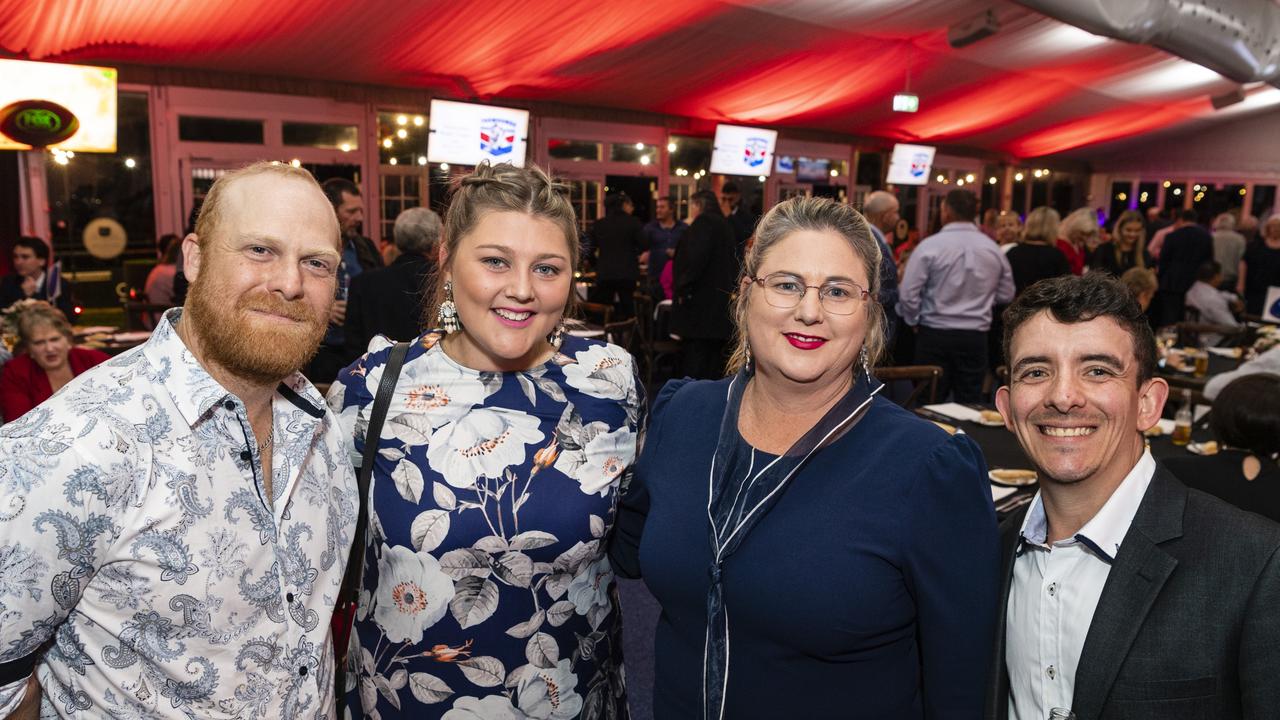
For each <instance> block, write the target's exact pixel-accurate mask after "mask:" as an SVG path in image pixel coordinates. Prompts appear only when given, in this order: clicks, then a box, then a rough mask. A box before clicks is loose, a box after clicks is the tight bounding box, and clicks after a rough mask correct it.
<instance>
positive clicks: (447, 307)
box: [436, 280, 462, 333]
mask: <svg viewBox="0 0 1280 720" xmlns="http://www.w3.org/2000/svg"><path fill="white" fill-rule="evenodd" d="M436 323H437V324H438V325H439V326H440V328H441V329H442V330H444V331H445V332H446V333H455V332H457V331H459V330H461V329H462V323H461V322H459V321H458V306H457V304H456V303H454V302H453V283H452V282H450V281H447V280H446V281H445V283H444V302H442V303H440V308H439V309H438V310H436Z"/></svg>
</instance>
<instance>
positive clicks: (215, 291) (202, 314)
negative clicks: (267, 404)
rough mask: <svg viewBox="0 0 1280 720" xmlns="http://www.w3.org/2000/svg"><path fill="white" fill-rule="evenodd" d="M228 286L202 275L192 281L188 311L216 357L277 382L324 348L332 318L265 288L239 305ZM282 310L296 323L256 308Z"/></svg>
mask: <svg viewBox="0 0 1280 720" xmlns="http://www.w3.org/2000/svg"><path fill="white" fill-rule="evenodd" d="M230 295H231V293H230V291H229V289H228V287H227V286H226V285H224V284H222V283H219V282H216V281H214V280H212V279H211V276H210V275H204V274H202V275H201V276H200V277H198V278H197V279H196V280H195V281H193V282H192V283H191V287H190V290H189V291H188V295H187V302H186V312H187V314H188V315H189V316H190V318H191V321H192V324H193V325H195V326H196V327H197V328H199V330H198V332H199V333H200V340H201V343H200V345H201V348H202V349H203V350H204V352H205V353H206V354H207V355H208V357H209V359H210V360H212V361H213V362H215V363H217V364H219V365H221V366H222V367H224V368H226V369H227V371H228V372H231V373H232V374H234V375H237V376H239V377H242V378H244V379H246V380H249V381H252V382H255V383H261V384H269V383H277V382H280V381H281V380H283V379H284V378H286V377H288V376H289V375H290V374H292V373H294V372H297V371H298V370H300V369H301V368H302V367H303V366H304V365H306V364H307V362H309V361H310V360H311V358H312V356H314V355H315V354H316V350H317V349H319V347H320V341H321V340H323V339H324V333H325V329H326V327H327V318H321V317H317V316H316V315H315V314H314V313H313V312H312V310H311V308H310V307H308V306H307V304H306V303H305V302H303V301H301V300H295V301H292V302H291V301H288V300H284V299H281V298H279V297H276V296H275V295H273V294H272V293H270V292H267V291H265V290H259V291H254V292H251V293H249V294H247V295H242V296H240V297H239V298H238V299H237V300H236V301H235V303H234V304H233V305H229V304H228V302H227V298H228V297H229V296H230ZM255 310H256V311H261V312H266V313H271V314H274V315H281V316H284V317H287V318H289V319H291V320H294V321H295V322H296V324H290V323H283V322H269V321H266V320H263V319H261V318H257V317H254V316H253V315H251V312H252V311H255Z"/></svg>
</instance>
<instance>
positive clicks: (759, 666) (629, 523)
mask: <svg viewBox="0 0 1280 720" xmlns="http://www.w3.org/2000/svg"><path fill="white" fill-rule="evenodd" d="M879 264H880V253H879V249H878V247H877V245H876V243H875V241H874V240H873V239H872V237H871V233H870V231H869V230H868V226H867V223H866V220H864V219H863V217H862V216H861V215H859V214H858V213H857V212H856V211H854V210H853V209H851V208H850V207H849V206H847V205H841V204H837V203H835V202H832V201H830V200H827V199H821V198H795V199H792V200H788V201H786V202H784V203H781V204H780V205H778V206H776V207H775V208H773V210H771V211H770V212H769V214H768V215H766V216H765V218H764V219H763V220H762V221H761V224H760V226H759V228H758V229H757V232H756V241H755V244H754V245H753V247H752V248H751V250H750V251H749V252H748V254H747V256H746V258H745V275H744V277H743V278H742V280H741V284H740V285H739V288H738V295H737V299H736V302H735V305H734V307H733V317H734V320H735V322H736V329H737V338H736V343H737V344H736V348H735V352H734V355H733V359H732V361H731V363H730V368H729V369H730V371H731V372H732V373H733V374H732V376H731V377H729V378H726V379H724V380H719V381H677V382H671V383H668V384H667V386H666V387H665V388H664V389H663V390H662V392H661V393H660V394H659V396H658V398H657V400H656V402H655V403H654V407H653V411H652V414H651V421H650V425H649V428H648V435H647V439H646V440H645V441H644V447H643V450H642V452H641V458H640V460H639V462H638V465H637V469H636V475H635V478H634V480H633V482H632V485H631V487H630V488H629V489H628V490H627V491H626V493H625V495H624V497H623V499H622V504H621V506H620V510H619V521H618V525H617V528H616V530H617V531H616V534H615V537H614V541H613V545H612V548H611V551H610V554H611V557H612V558H613V561H614V564H615V567H616V568H617V569H618V570H619V571H620V572H622V573H623V574H626V575H629V576H643V577H644V579H645V582H646V584H647V585H648V586H649V589H650V590H651V591H652V593H653V594H654V596H656V597H657V599H658V601H659V602H660V603H661V605H662V615H661V618H660V619H659V621H658V630H657V640H656V652H655V654H656V656H657V668H656V677H655V698H654V710H655V717H657V718H659V719H660V720H661V719H662V718H711V719H719V718H745V717H796V718H827V717H840V718H895V719H900V718H948V719H951V718H978V717H980V716H981V713H982V705H983V688H984V677H985V674H986V672H987V662H988V658H989V651H990V648H991V641H992V637H993V636H992V632H993V629H994V627H995V621H996V601H997V593H998V589H999V588H998V571H997V564H998V555H997V539H996V523H995V515H994V512H993V510H992V506H991V495H990V489H989V484H988V481H987V478H986V467H985V463H984V462H983V459H982V455H981V453H980V451H979V450H978V448H977V446H976V445H974V443H973V442H972V441H970V440H969V439H968V438H967V437H965V436H964V435H958V436H951V435H948V434H947V433H946V432H944V431H943V430H941V429H939V428H938V427H937V426H936V425H934V424H932V423H930V422H927V421H925V420H923V419H921V418H918V417H916V416H914V415H912V414H910V413H908V412H906V411H904V410H902V409H901V408H899V407H898V406H896V405H894V404H893V403H892V402H890V401H889V400H887V399H885V398H883V397H880V396H879V391H880V388H881V385H880V383H879V382H878V381H876V380H875V379H874V378H873V377H872V376H871V373H870V371H869V368H870V367H871V366H872V364H873V363H874V362H875V360H876V358H877V356H878V355H879V354H880V351H881V348H882V346H883V342H884V330H883V315H882V312H881V309H880V307H879V306H878V305H877V304H876V303H875V297H876V292H877V290H878V287H877V286H878V273H876V272H874V271H873V272H868V269H871V270H874V269H875V268H878V267H879Z"/></svg>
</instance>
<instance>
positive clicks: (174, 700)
mask: <svg viewBox="0 0 1280 720" xmlns="http://www.w3.org/2000/svg"><path fill="white" fill-rule="evenodd" d="M180 318H182V311H181V310H180V309H175V310H170V311H169V312H168V313H166V314H165V316H164V319H163V320H162V321H161V322H160V325H159V327H157V328H156V331H155V333H153V334H152V336H151V339H150V340H148V341H147V343H146V344H144V345H142V346H141V347H139V348H137V349H135V350H132V351H130V352H127V353H125V354H123V355H120V356H118V357H116V358H113V359H111V360H110V361H108V362H106V363H104V364H102V365H99V366H98V367H96V368H94V369H92V370H89V371H88V372H86V373H84V374H82V375H80V376H79V377H77V378H76V379H75V380H72V381H71V382H70V383H68V384H67V385H66V386H65V387H64V388H62V389H61V390H60V391H59V392H57V393H56V394H54V396H53V397H52V398H50V399H49V400H47V401H46V402H44V403H42V404H40V405H39V406H37V407H36V408H35V409H33V410H32V411H31V412H28V413H27V414H26V415H23V416H22V417H21V418H20V419H18V420H17V421H16V422H12V423H9V424H7V425H5V426H4V428H2V429H0V664H9V668H10V671H9V672H8V673H7V674H6V676H5V678H6V680H7V682H5V684H4V685H3V687H0V717H2V716H5V715H7V714H8V713H9V712H10V711H11V710H12V709H13V707H14V706H15V705H16V704H17V703H18V701H19V700H20V699H21V698H22V696H23V694H24V693H23V688H24V686H25V685H26V681H27V678H26V676H27V674H28V673H29V672H30V671H29V670H28V669H27V666H28V665H29V663H30V662H31V661H32V660H38V665H37V666H36V668H35V672H36V674H37V676H38V677H39V680H40V685H41V690H42V698H43V702H42V710H41V715H40V716H41V717H44V718H49V717H59V718H85V719H88V718H108V717H110V718H149V719H150V718H172V719H174V720H177V719H178V718H183V719H189V718H220V719H226V718H244V719H245V720H267V719H276V720H313V719H321V720H324V719H328V718H332V717H333V716H334V692H333V652H332V648H331V647H330V646H331V644H332V642H331V640H330V631H329V619H330V616H331V615H332V613H333V606H334V603H335V601H336V599H337V594H338V585H339V583H341V581H342V575H343V572H344V571H345V569H346V560H347V550H348V547H349V546H350V544H351V535H352V531H353V529H354V527H355V515H356V497H355V495H356V491H355V484H356V483H355V474H354V471H353V470H352V467H351V462H350V459H349V458H350V456H349V449H348V448H349V447H350V443H349V442H346V441H344V436H343V434H342V431H341V429H340V428H339V426H338V423H337V418H336V415H335V414H334V413H332V412H328V411H327V409H326V406H325V404H324V401H323V399H322V398H321V397H320V394H319V393H317V392H316V389H315V388H314V387H312V386H311V384H310V383H309V382H307V381H306V380H305V379H304V378H303V377H302V376H301V375H298V374H296V373H295V374H294V375H293V376H292V377H290V378H289V379H287V380H286V381H285V382H284V383H283V384H281V385H280V387H279V389H278V390H277V392H276V394H275V397H274V398H273V400H272V412H273V427H274V430H273V437H274V443H273V447H272V448H271V449H270V450H269V452H271V453H272V455H271V461H272V462H271V465H272V468H273V470H272V483H271V490H272V495H270V496H268V495H267V484H266V483H265V482H263V477H262V463H261V456H260V454H259V453H260V451H259V449H258V444H257V442H255V438H254V436H253V433H252V430H251V429H250V426H249V419H248V415H247V414H246V412H245V407H244V403H243V402H242V401H241V400H240V399H239V398H237V397H236V396H235V395H232V394H231V393H229V392H227V390H226V389H225V388H223V387H222V386H221V385H219V384H218V383H217V381H215V380H214V379H213V378H212V377H210V376H209V374H208V373H207V372H205V370H204V368H203V367H201V366H200V364H199V363H197V362H196V361H195V359H194V358H193V357H192V355H191V353H190V352H189V351H188V350H187V348H186V346H185V345H184V344H183V342H182V339H181V338H180V337H178V334H177V332H176V331H175V330H174V324H176V323H178V322H181V320H180ZM46 641H52V645H49V646H47V647H46V646H45V643H46ZM15 665H16V666H18V667H19V668H21V669H20V670H17V671H14V670H12V668H14V666H15Z"/></svg>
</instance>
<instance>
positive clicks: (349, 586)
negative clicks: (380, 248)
mask: <svg viewBox="0 0 1280 720" xmlns="http://www.w3.org/2000/svg"><path fill="white" fill-rule="evenodd" d="M408 353H409V343H407V342H399V343H396V344H395V345H394V346H393V347H392V348H391V355H390V356H388V357H387V364H386V365H385V366H384V367H383V368H382V380H381V381H380V382H379V383H378V394H377V395H376V396H375V397H374V399H373V409H372V410H370V412H369V428H368V430H367V431H366V432H365V435H364V455H362V456H361V459H360V469H359V471H358V472H357V473H356V487H357V488H358V490H357V493H358V494H357V496H356V497H357V498H358V502H359V510H358V512H357V514H356V530H355V534H354V535H353V536H352V541H351V555H350V557H349V559H348V560H347V573H346V580H345V581H344V582H343V592H342V595H341V597H343V598H347V597H351V598H354V597H355V596H356V595H357V594H358V593H359V592H360V583H361V581H362V580H363V577H364V547H363V544H364V536H365V527H366V526H367V525H368V524H369V480H370V478H371V477H372V476H373V463H374V459H375V458H377V456H378V438H379V437H381V435H382V424H383V422H384V421H385V420H386V419H387V409H388V408H389V407H390V406H391V396H392V394H393V393H394V392H395V389H396V380H398V379H399V377H400V368H401V366H403V365H404V358H405V355H407V354H408Z"/></svg>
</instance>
